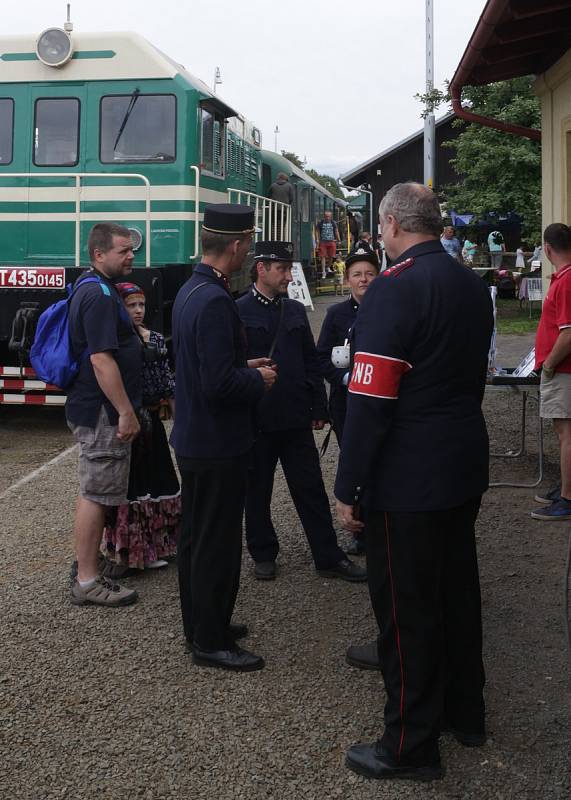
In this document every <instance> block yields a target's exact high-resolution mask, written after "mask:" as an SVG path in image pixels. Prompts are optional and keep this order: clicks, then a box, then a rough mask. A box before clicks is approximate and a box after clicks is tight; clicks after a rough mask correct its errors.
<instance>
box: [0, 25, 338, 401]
mask: <svg viewBox="0 0 571 800" xmlns="http://www.w3.org/2000/svg"><path fill="white" fill-rule="evenodd" d="M280 171H282V172H286V173H287V174H288V175H290V176H291V181H292V185H293V186H294V202H293V204H292V205H291V206H290V205H286V204H283V203H277V202H275V201H273V200H270V199H269V198H268V191H269V187H270V185H271V183H272V182H273V180H275V178H276V176H277V173H278V172H280ZM212 202H214V203H216V202H237V203H247V204H249V205H251V206H252V207H254V208H255V210H256V222H257V226H258V227H259V228H260V229H261V231H262V232H261V233H260V234H259V236H260V237H261V238H268V239H270V238H277V239H287V240H292V241H294V246H295V257H296V259H297V260H299V261H301V262H302V263H303V264H304V266H308V265H309V264H310V263H311V259H312V255H313V235H314V225H315V222H316V220H317V219H319V218H320V217H321V215H322V213H323V211H324V210H332V211H337V214H338V215H339V213H340V212H341V211H342V209H341V206H342V205H343V203H340V202H339V201H337V200H336V199H335V198H334V197H333V195H331V194H330V193H329V192H328V191H326V190H325V189H324V188H323V187H322V186H321V185H320V184H319V183H317V182H316V181H314V180H313V179H312V178H311V177H310V176H309V175H307V174H306V173H305V172H304V171H303V170H300V169H298V168H297V167H295V166H294V165H293V164H291V162H289V161H287V160H286V159H284V158H282V157H281V156H278V155H277V154H274V153H269V152H267V151H264V150H262V142H261V133H260V131H259V130H258V129H257V128H256V126H255V125H253V124H252V123H251V122H250V121H249V120H247V119H246V118H245V117H244V116H243V115H242V114H239V113H238V112H237V111H235V110H234V109H233V108H231V107H230V106H229V105H228V104H227V103H225V102H224V101H223V100H222V99H221V98H220V97H219V96H218V95H216V94H215V93H213V92H212V91H211V90H210V89H209V88H208V86H206V84H204V83H203V82H202V81H201V80H199V79H198V78H196V77H194V76H193V75H191V74H190V73H189V72H188V71H187V70H186V69H185V68H184V67H183V66H181V65H180V64H177V63H176V62H175V61H173V60H172V59H170V58H169V57H168V56H166V55H165V54H163V53H162V52H161V51H159V50H158V49H157V48H155V47H154V46H153V45H152V44H150V43H149V42H148V41H146V40H145V39H144V38H142V37H141V36H139V35H137V34H135V33H117V32H115V33H81V34H77V33H73V32H72V26H71V24H70V23H67V24H66V25H65V26H64V29H60V28H50V29H48V30H47V31H44V32H43V33H42V34H41V35H40V36H39V37H35V36H11V37H0V403H37V404H40V403H49V404H61V403H63V402H64V400H65V398H64V396H63V394H62V392H61V391H58V390H57V389H55V388H54V387H49V386H46V385H45V384H42V383H41V382H40V381H37V380H35V376H34V374H33V371H32V370H31V368H30V367H29V363H28V352H29V348H30V345H31V341H32V339H33V335H34V331H35V326H36V322H37V319H38V316H39V314H40V313H41V311H42V310H43V309H44V308H46V307H47V306H48V305H50V304H51V303H53V302H55V301H56V300H58V299H60V298H61V297H63V296H65V287H66V285H67V284H69V283H71V282H73V281H74V280H75V279H76V278H77V276H78V275H79V274H80V273H81V270H82V269H83V268H85V267H87V266H88V265H89V257H88V253H87V237H88V234H89V231H90V229H91V227H92V226H93V225H94V224H95V223H96V222H100V221H114V222H117V223H119V224H122V225H125V226H127V227H128V228H129V229H130V230H131V232H132V236H133V240H134V243H135V261H134V268H135V270H136V274H135V276H134V280H136V281H137V283H139V284H140V285H142V286H143V287H144V289H145V292H146V295H147V309H148V312H147V318H146V321H147V323H148V324H149V326H151V327H152V328H154V329H156V330H160V331H163V332H164V333H165V334H166V336H167V337H168V336H169V334H170V319H171V308H172V303H173V301H174V298H175V296H176V292H177V290H178V288H179V287H180V286H181V285H182V284H183V283H184V281H185V280H186V279H187V277H188V275H189V274H190V272H191V270H192V266H193V264H196V263H198V261H199V260H200V254H201V253H200V228H201V223H202V219H203V212H204V206H205V204H207V203H212ZM247 273H248V265H247V266H246V267H245V268H244V270H243V271H242V273H239V274H238V275H237V276H235V277H234V283H233V285H232V289H233V291H235V292H239V291H240V290H242V289H244V288H245V287H246V285H247Z"/></svg>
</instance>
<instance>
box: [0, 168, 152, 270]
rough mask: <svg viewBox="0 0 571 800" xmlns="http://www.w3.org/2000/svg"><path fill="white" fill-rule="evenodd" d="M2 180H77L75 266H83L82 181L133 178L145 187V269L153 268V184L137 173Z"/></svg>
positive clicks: (19, 174) (43, 175) (8, 174)
mask: <svg viewBox="0 0 571 800" xmlns="http://www.w3.org/2000/svg"><path fill="white" fill-rule="evenodd" d="M2 178H34V179H36V178H38V179H42V178H70V179H71V178H73V179H74V180H75V265H76V266H77V267H79V266H81V260H80V258H81V227H80V226H81V181H82V179H83V178H112V179H115V178H123V179H125V178H133V179H138V180H140V181H142V182H143V184H144V186H145V190H146V192H145V195H146V196H145V267H147V268H149V267H150V266H151V183H150V181H149V179H148V178H147V177H145V175H140V174H139V173H137V172H42V173H37V172H0V179H2Z"/></svg>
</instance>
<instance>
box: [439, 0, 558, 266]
mask: <svg viewBox="0 0 571 800" xmlns="http://www.w3.org/2000/svg"><path fill="white" fill-rule="evenodd" d="M524 75H535V76H536V80H535V83H534V91H535V93H536V94H537V96H538V97H539V98H540V100H541V112H542V119H541V131H536V130H532V129H528V128H522V127H519V126H514V125H510V124H509V123H506V122H501V121H499V120H492V119H488V118H482V117H479V116H478V115H475V114H472V113H470V111H469V110H468V109H466V108H463V107H462V88H463V87H464V86H482V85H485V84H489V83H495V82H497V81H502V80H508V79H510V78H517V77H521V76H524ZM450 92H451V95H452V107H453V109H454V111H455V113H456V115H457V116H459V117H461V118H463V119H465V120H467V121H468V122H479V123H481V124H483V125H488V126H489V127H493V128H496V129H498V130H503V131H505V132H506V135H509V134H512V135H516V136H527V137H528V138H530V139H536V140H541V143H542V224H543V228H545V227H546V226H547V225H549V224H551V223H552V222H565V223H566V224H568V225H569V224H571V0H541V2H538V0H488V2H487V3H486V6H485V8H484V10H483V12H482V15H481V16H480V19H479V20H478V23H477V25H476V28H475V30H474V33H473V34H472V36H471V38H470V41H469V42H468V45H467V47H466V50H465V52H464V55H463V56H462V59H461V61H460V64H459V65H458V67H457V69H456V72H455V74H454V77H453V79H452V82H451V84H450ZM550 272H551V267H550V265H549V264H544V270H543V276H544V279H545V278H546V277H547V275H548V274H549V273H550Z"/></svg>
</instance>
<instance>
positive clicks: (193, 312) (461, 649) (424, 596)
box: [66, 183, 571, 780]
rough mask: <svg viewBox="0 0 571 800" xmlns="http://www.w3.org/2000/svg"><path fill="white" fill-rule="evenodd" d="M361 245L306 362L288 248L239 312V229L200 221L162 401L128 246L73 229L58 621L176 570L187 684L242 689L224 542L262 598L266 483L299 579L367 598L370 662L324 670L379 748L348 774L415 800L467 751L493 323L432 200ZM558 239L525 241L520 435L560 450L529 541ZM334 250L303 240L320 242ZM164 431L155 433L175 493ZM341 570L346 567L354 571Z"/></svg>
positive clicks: (568, 241) (244, 630) (160, 344)
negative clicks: (127, 575) (533, 274)
mask: <svg viewBox="0 0 571 800" xmlns="http://www.w3.org/2000/svg"><path fill="white" fill-rule="evenodd" d="M379 221H380V228H381V233H382V249H383V251H384V255H385V256H386V259H387V262H388V264H389V265H390V266H388V268H386V269H384V271H382V272H381V263H380V261H379V257H378V255H377V252H379V248H378V247H377V248H375V247H374V246H373V245H372V244H371V239H370V237H369V238H366V237H364V236H363V235H362V234H361V235H360V236H359V239H358V240H356V241H355V243H354V247H353V250H352V252H351V253H350V254H349V256H348V257H347V258H346V260H345V262H344V265H343V273H344V280H345V281H346V283H347V285H348V287H349V290H350V296H349V297H348V299H347V300H345V301H342V302H340V303H336V304H334V305H332V306H331V308H329V309H328V312H327V315H326V317H325V320H324V323H323V326H322V329H321V333H320V336H319V338H318V341H317V345H316V344H315V342H314V339H313V336H312V333H311V330H310V326H309V322H308V318H307V314H306V311H305V308H304V306H303V305H302V304H300V303H298V302H296V301H294V300H290V299H289V298H288V297H287V287H288V284H289V283H290V282H291V280H292V276H291V267H292V262H293V246H292V244H291V243H290V242H283V241H258V242H256V244H255V249H254V262H253V268H252V276H251V277H252V285H251V288H250V289H249V291H248V292H247V293H246V294H245V295H244V296H243V297H241V298H239V299H238V301H236V300H235V299H234V297H233V296H232V294H231V292H230V288H229V279H230V277H231V275H232V273H233V272H235V271H237V270H239V269H241V268H242V265H243V263H244V260H245V258H246V256H247V254H248V252H249V251H251V245H252V239H253V234H254V231H255V228H254V215H253V210H252V209H251V208H250V207H248V206H242V205H232V204H219V205H215V204H213V205H209V206H207V207H206V208H205V212H204V224H203V228H202V253H203V255H202V261H201V263H200V264H199V265H197V266H196V267H195V268H194V270H193V273H192V276H191V277H190V278H189V280H188V281H187V283H186V284H185V285H184V286H183V287H182V288H181V289H180V291H179V292H178V295H177V298H176V301H175V304H174V309H173V327H172V331H173V346H174V352H175V364H176V369H175V376H176V379H175V377H174V376H173V373H172V372H171V370H170V368H169V366H168V361H167V359H166V353H165V344H164V339H163V338H162V336H161V335H160V334H158V333H156V332H153V331H150V330H148V329H147V328H146V327H145V324H144V312H145V296H144V292H143V291H142V290H141V289H140V287H138V286H137V285H136V284H135V283H128V282H126V281H125V279H126V278H127V276H128V275H129V274H130V273H131V271H132V262H133V249H132V241H131V238H130V233H129V231H128V230H127V229H125V228H123V227H120V226H117V225H114V224H110V223H101V224H98V225H96V226H95V227H94V228H93V229H92V231H91V234H90V237H89V252H90V257H91V263H92V268H91V270H89V272H88V273H86V276H88V277H90V278H91V280H89V281H85V277H86V276H82V277H81V278H80V279H79V282H78V285H77V286H76V290H75V292H74V294H73V297H72V299H71V303H70V337H71V342H72V346H73V349H74V352H75V354H76V356H77V358H78V360H79V362H80V371H79V375H78V378H77V379H76V381H75V382H74V383H73V384H72V386H71V388H70V390H69V393H68V399H67V405H66V414H67V419H68V423H69V425H70V428H71V429H72V430H73V433H74V435H75V437H76V439H77V440H78V442H79V445H80V455H79V484H80V491H79V497H78V502H77V509H76V516H75V543H76V555H77V565H76V568H75V569H74V573H73V576H72V583H71V600H72V602H73V603H75V604H78V605H86V604H94V605H104V606H113V607H119V606H124V605H129V604H131V603H133V602H135V601H136V600H137V593H136V591H135V590H134V589H131V588H127V587H125V586H123V585H121V584H118V583H116V582H115V579H114V577H115V576H117V575H118V574H120V571H121V570H125V569H133V568H134V569H144V568H153V567H155V568H156V567H157V566H161V565H162V564H163V563H164V562H165V560H166V559H168V558H169V557H170V556H172V555H173V554H174V551H175V547H176V553H177V566H178V576H179V587H180V602H181V611H182V621H183V630H184V637H185V641H186V647H187V649H188V651H189V652H190V653H191V654H192V660H193V662H194V663H195V664H196V665H200V666H207V667H213V668H221V669H230V670H234V671H240V672H242V671H244V672H247V671H255V670H259V669H262V668H263V667H264V666H265V662H264V658H263V657H262V656H261V655H259V654H257V653H253V652H251V651H249V650H247V649H244V648H242V647H241V646H240V645H239V644H238V641H239V640H241V639H242V638H245V637H247V635H248V627H247V625H245V624H244V623H239V622H237V621H235V620H233V618H232V615H233V610H234V605H235V601H236V597H237V593H238V590H239V584H240V570H241V554H242V524H243V519H244V518H245V538H246V545H247V548H248V551H249V553H250V555H251V557H252V560H253V564H254V567H253V569H254V576H255V578H256V579H257V580H259V581H272V580H275V579H276V578H277V577H278V575H279V571H278V553H279V541H278V537H277V534H276V530H275V528H274V525H273V522H272V515H271V498H272V490H273V483H274V475H275V470H276V467H277V464H278V462H280V464H281V466H282V468H283V471H284V475H285V479H286V482H287V485H288V489H289V491H290V493H291V496H292V499H293V502H294V505H295V508H296V511H297V513H298V514H299V517H300V520H301V524H302V527H303V530H304V532H305V535H306V537H307V541H308V544H309V548H310V550H311V554H312V557H313V561H314V565H315V570H316V572H317V574H318V575H320V576H322V577H325V578H330V579H340V580H343V581H350V582H365V581H367V582H368V587H369V594H370V600H371V604H372V609H373V612H374V615H375V618H376V620H377V623H378V636H377V638H376V640H375V641H373V642H369V643H367V644H364V645H363V644H353V645H352V646H351V647H349V649H348V651H347V660H348V661H349V663H350V664H352V665H353V666H355V667H358V668H362V669H373V670H378V671H380V672H381V673H382V676H383V679H384V684H385V690H386V696H387V700H386V705H385V710H384V728H383V732H382V735H381V737H380V738H379V739H378V740H377V741H376V742H373V743H372V744H359V745H354V746H353V747H351V748H350V749H349V751H348V753H347V759H346V763H347V766H348V767H349V768H350V769H353V770H354V771H356V772H358V773H360V774H363V775H365V776H368V777H372V778H410V779H414V780H432V779H435V778H439V777H441V776H442V774H443V769H442V765H441V762H440V754H439V738H440V736H441V735H443V734H445V733H450V734H451V735H453V736H454V737H455V738H456V739H457V740H458V741H459V742H460V743H461V744H463V745H465V746H467V747H475V746H480V745H482V744H484V742H485V741H486V728H485V706H484V697H483V689H484V682H485V676H484V667H483V661H482V628H481V601H480V587H479V578H478V564H477V556H476V547H475V532H474V528H475V522H476V518H477V516H478V510H479V506H480V501H481V497H482V494H483V493H484V492H485V490H486V489H487V487H488V455H489V454H488V437H487V432H486V426H485V422H484V417H483V414H482V409H481V405H482V399H483V394H484V386H485V380H486V374H487V365H488V350H489V346H490V338H491V335H492V329H493V309H492V303H491V299H490V294H489V291H488V288H487V286H486V285H485V283H484V282H483V281H482V280H481V279H480V278H479V277H478V276H477V275H476V274H475V273H474V272H473V271H472V270H470V269H463V268H459V266H458V258H459V257H461V253H462V249H464V250H467V249H468V248H469V247H470V245H471V243H468V248H467V244H466V242H464V245H463V248H460V249H458V248H459V247H460V245H459V242H458V244H456V243H455V242H454V241H452V240H453V239H454V238H455V237H454V236H453V234H454V231H452V237H451V236H450V235H449V233H450V232H449V231H448V232H445V233H444V234H443V236H442V238H441V234H442V217H441V212H440V207H439V204H438V200H437V198H436V196H435V195H434V194H433V192H432V191H431V190H429V189H428V188H426V187H424V186H422V185H420V184H416V183H407V184H398V185H396V186H394V187H393V188H392V189H391V190H389V192H388V193H387V194H386V195H385V197H384V198H383V201H382V203H381V206H380V209H379ZM328 226H329V227H328ZM552 227H553V226H552ZM563 227H566V226H563ZM560 228H561V226H559V227H557V230H554V231H549V229H548V231H546V236H545V248H546V255H547V256H548V258H550V260H552V262H553V263H554V265H555V266H556V268H557V272H556V274H555V276H554V279H553V291H552V294H553V310H552V311H550V312H549V316H547V314H546V315H545V323H544V326H543V328H542V330H543V334H542V337H543V338H541V337H540V341H539V342H538V345H539V346H538V354H537V358H538V366H543V372H544V375H543V377H542V415H543V416H551V417H552V418H554V419H556V420H557V422H556V428H557V432H558V434H559V437H560V442H561V463H562V476H563V484H562V486H561V487H558V488H556V489H555V490H554V492H553V493H551V494H550V495H549V497H548V498H544V499H542V500H541V502H545V503H549V505H546V508H547V509H552V511H551V512H545V511H543V512H541V513H543V515H544V516H545V514H546V513H547V514H548V515H549V514H551V515H552V516H551V518H568V517H569V516H571V488H570V483H569V481H570V480H571V468H570V467H569V464H570V463H571V460H570V457H569V441H570V440H571V439H570V436H569V431H568V430H567V428H568V427H569V426H568V424H567V418H566V417H565V415H563V414H562V413H561V408H562V404H563V405H566V407H567V408H569V407H571V406H570V404H569V403H568V402H567V401H566V398H567V400H568V393H569V386H568V385H567V383H566V380H567V378H568V377H569V376H568V374H567V373H571V367H569V366H568V363H567V362H568V361H569V359H570V358H571V340H570V338H569V330H570V329H571V327H570V326H571V320H568V318H567V317H568V309H569V308H571V306H570V305H569V303H570V302H571V301H569V299H568V298H569V297H571V294H570V293H569V292H570V291H571V290H568V289H567V284H568V282H569V281H568V278H569V276H571V266H570V263H571V233H570V232H569V229H568V228H567V229H566V231H563V230H560ZM336 235H337V232H336V226H335V224H334V223H333V222H332V220H331V219H330V218H329V217H327V216H326V217H325V218H324V225H323V226H322V227H321V237H322V240H323V239H324V240H325V241H326V242H327V241H334V240H335V237H336ZM330 237H332V238H330ZM445 242H447V244H444V243H445ZM94 278H95V279H96V280H94ZM569 280H571V278H569ZM83 281H85V282H83ZM562 297H565V298H567V299H566V301H565V302H563V301H562V299H561V298H562ZM546 331H548V332H546ZM554 331H556V333H554ZM458 364H462V369H461V370H459V369H458ZM324 381H327V382H328V383H329V386H330V391H329V397H327V394H326V391H325V384H324ZM164 409H166V410H168V412H169V413H171V414H172V415H173V416H174V422H173V430H172V435H171V444H172V447H173V449H174V452H175V455H176V461H177V464H178V470H179V473H180V476H181V491H180V493H179V483H178V478H177V475H176V472H175V470H174V467H173V464H172V460H171V457H170V452H169V448H168V445H167V441H166V434H165V431H164V428H163V424H162V420H161V411H162V410H164ZM329 421H330V422H331V424H332V428H333V430H334V432H335V435H336V437H337V440H338V443H339V463H338V469H337V476H336V481H335V487H334V494H335V497H336V513H337V518H338V521H339V523H340V524H341V526H342V527H343V528H344V529H345V530H346V531H348V532H350V533H352V534H353V537H354V539H353V542H352V544H351V545H350V547H349V548H345V549H342V548H341V547H340V546H339V543H338V541H337V534H336V531H335V528H334V524H333V520H332V517H331V512H330V506H329V502H328V498H327V493H326V489H325V486H324V483H323V478H322V474H321V467H320V462H319V455H318V452H317V449H316V445H315V441H314V437H313V431H315V430H321V429H323V427H324V425H325V424H326V423H327V422H329ZM102 542H103V544H102ZM347 550H350V554H363V553H364V554H366V565H367V566H366V568H364V567H362V566H360V565H359V564H358V563H356V562H354V561H352V560H351V559H350V558H349V557H348V555H347Z"/></svg>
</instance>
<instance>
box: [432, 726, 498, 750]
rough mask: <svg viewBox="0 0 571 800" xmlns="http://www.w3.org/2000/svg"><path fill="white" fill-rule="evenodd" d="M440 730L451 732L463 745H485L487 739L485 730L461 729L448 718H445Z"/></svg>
mask: <svg viewBox="0 0 571 800" xmlns="http://www.w3.org/2000/svg"><path fill="white" fill-rule="evenodd" d="M440 730H441V731H442V733H451V734H452V736H453V737H454V738H455V739H456V741H457V742H458V743H459V744H461V745H462V746H463V747H483V746H484V745H485V744H486V741H487V736H486V733H485V732H482V733H478V732H474V731H472V732H468V731H459V730H458V729H457V728H454V727H452V725H451V724H450V723H449V722H448V721H447V720H443V722H442V725H441V726H440Z"/></svg>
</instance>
